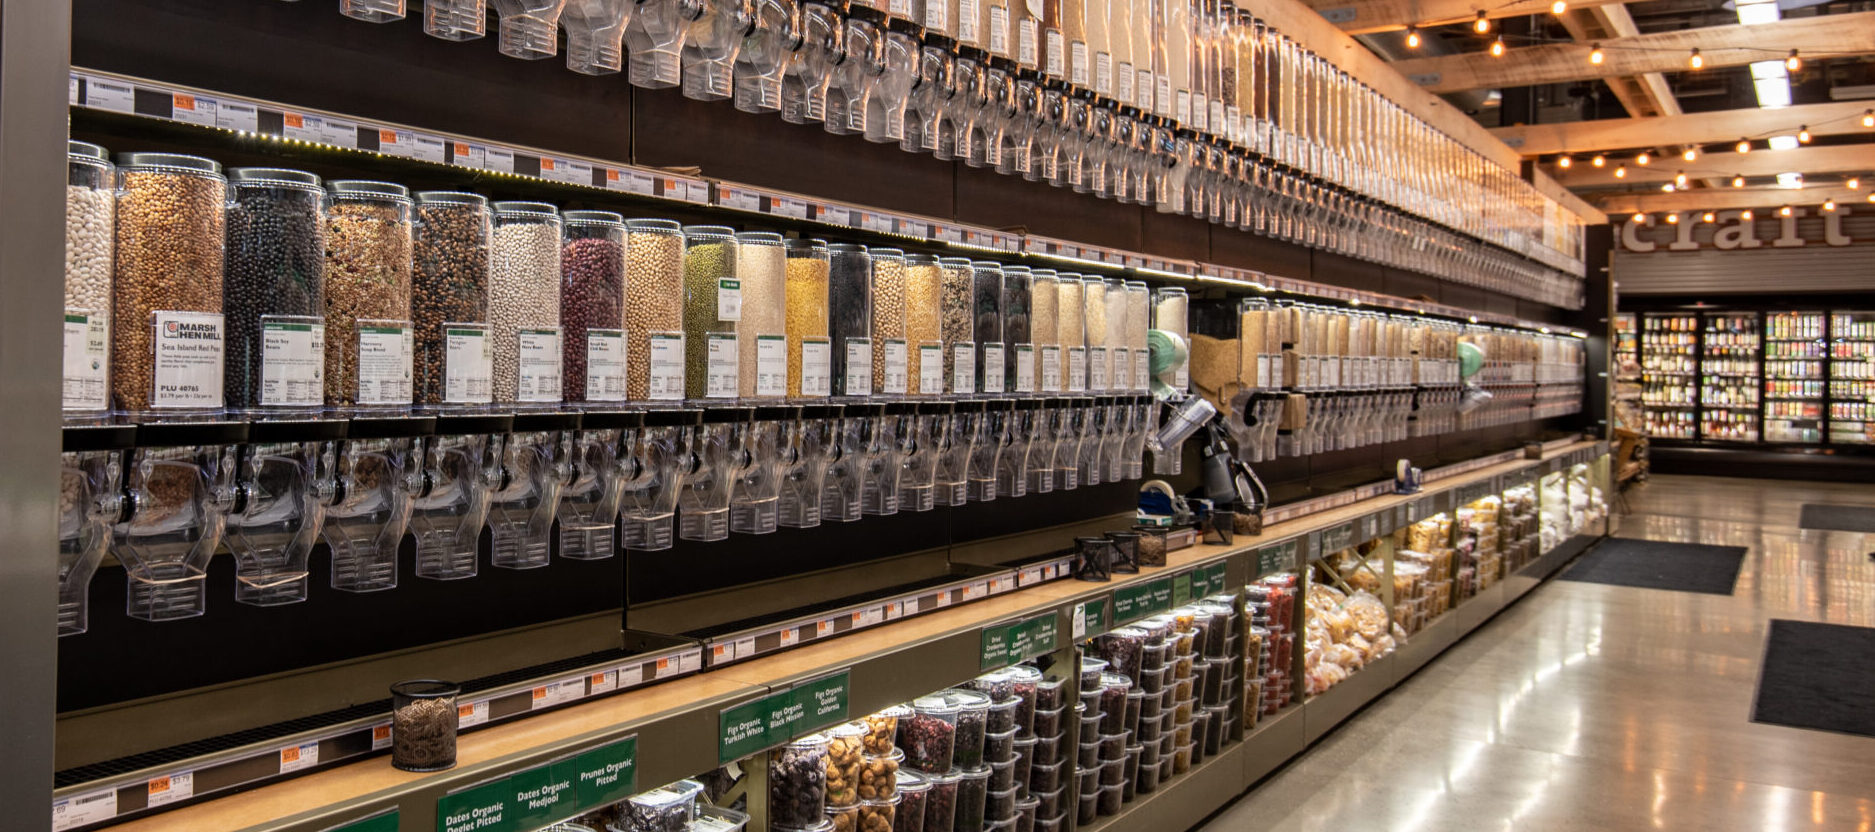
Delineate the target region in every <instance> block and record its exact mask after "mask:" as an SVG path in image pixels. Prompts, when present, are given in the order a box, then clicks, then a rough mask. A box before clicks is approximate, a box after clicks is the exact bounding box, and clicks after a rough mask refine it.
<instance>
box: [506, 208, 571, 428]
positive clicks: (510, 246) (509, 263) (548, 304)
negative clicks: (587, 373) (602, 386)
mask: <svg viewBox="0 0 1875 832" xmlns="http://www.w3.org/2000/svg"><path fill="white" fill-rule="evenodd" d="M494 208H495V234H494V242H493V244H492V245H491V247H490V252H491V257H490V263H491V266H490V271H489V282H488V324H489V336H490V338H492V339H493V341H494V358H495V364H494V367H495V371H494V379H493V383H494V391H495V392H494V396H495V401H497V402H504V403H507V402H520V403H530V402H531V403H542V404H557V403H559V402H560V401H561V398H562V396H563V393H562V387H563V379H564V364H563V361H564V356H563V351H562V349H561V347H560V343H559V339H560V336H561V332H560V242H561V241H560V236H561V221H560V214H559V211H558V209H556V208H554V207H553V206H552V205H548V204H546V203H544V202H497V203H495V205H494ZM581 383H582V384H583V383H584V379H581Z"/></svg>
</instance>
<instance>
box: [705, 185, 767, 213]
mask: <svg viewBox="0 0 1875 832" xmlns="http://www.w3.org/2000/svg"><path fill="white" fill-rule="evenodd" d="M716 199H717V204H719V205H722V206H723V207H724V208H734V209H736V210H738V211H760V210H762V195H761V194H758V193H756V192H754V191H751V190H748V189H747V188H730V187H726V186H720V185H719V186H717V188H716Z"/></svg>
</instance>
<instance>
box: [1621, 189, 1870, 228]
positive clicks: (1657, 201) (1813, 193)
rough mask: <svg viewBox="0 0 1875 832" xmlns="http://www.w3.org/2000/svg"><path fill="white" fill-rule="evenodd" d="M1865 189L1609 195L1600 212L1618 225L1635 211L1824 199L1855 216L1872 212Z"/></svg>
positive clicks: (1816, 202) (1768, 205) (1734, 207)
mask: <svg viewBox="0 0 1875 832" xmlns="http://www.w3.org/2000/svg"><path fill="white" fill-rule="evenodd" d="M1868 194H1869V189H1868V188H1866V187H1864V188H1862V189H1861V190H1858V191H1852V190H1849V189H1848V188H1843V187H1821V186H1819V187H1814V188H1712V189H1702V190H1692V191H1678V192H1675V193H1670V194H1659V193H1657V194H1621V195H1616V196H1609V197H1608V198H1606V199H1603V200H1602V201H1601V203H1600V204H1601V207H1602V210H1603V211H1606V212H1607V213H1608V218H1609V219H1610V220H1612V221H1615V222H1620V221H1621V220H1622V219H1623V218H1625V217H1627V216H1628V215H1630V214H1633V213H1634V212H1636V211H1640V212H1645V213H1660V212H1663V211H1679V212H1681V213H1688V212H1693V211H1731V210H1738V209H1741V208H1750V209H1752V210H1754V211H1755V210H1760V209H1763V210H1766V211H1775V210H1777V209H1778V208H1779V207H1780V206H1784V205H1791V206H1798V205H1803V206H1814V205H1821V204H1823V201H1824V200H1826V199H1833V200H1836V203H1837V204H1838V205H1840V206H1843V207H1847V208H1849V209H1850V210H1852V211H1856V212H1858V213H1866V212H1875V205H1871V204H1869V203H1868V202H1867V200H1868Z"/></svg>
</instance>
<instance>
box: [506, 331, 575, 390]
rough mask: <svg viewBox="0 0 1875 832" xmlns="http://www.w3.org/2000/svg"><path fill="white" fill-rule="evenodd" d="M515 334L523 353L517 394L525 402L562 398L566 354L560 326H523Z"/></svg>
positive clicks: (516, 383) (518, 347) (516, 380)
mask: <svg viewBox="0 0 1875 832" xmlns="http://www.w3.org/2000/svg"><path fill="white" fill-rule="evenodd" d="M515 338H516V341H517V342H518V343H517V349H518V353H519V357H518V367H517V370H516V373H515V386H516V389H515V398H516V399H518V400H520V401H524V402H558V401H560V399H561V397H562V394H561V386H562V382H561V378H560V372H561V367H562V366H563V365H564V364H565V354H564V353H563V352H562V350H561V349H560V329H559V327H543V328H539V329H522V330H518V331H516V333H515Z"/></svg>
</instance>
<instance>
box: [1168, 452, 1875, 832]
mask: <svg viewBox="0 0 1875 832" xmlns="http://www.w3.org/2000/svg"><path fill="white" fill-rule="evenodd" d="M1630 502H1631V509H1632V513H1631V514H1630V515H1628V516H1626V517H1622V518H1619V521H1618V522H1619V526H1618V527H1617V530H1616V535H1617V536H1621V537H1639V538H1647V539H1653V540H1667V541H1681V542H1691V543H1710V544H1720V545H1734V546H1747V547H1749V548H1750V551H1749V553H1748V554H1747V556H1746V559H1745V562H1744V566H1743V568H1742V569H1741V570H1740V575H1739V579H1738V584H1737V587H1736V591H1735V593H1734V594H1733V595H1732V596H1729V597H1727V596H1716V595H1700V594H1694V593H1684V592H1665V591H1660V590H1648V589H1633V588H1628V587H1619V586H1605V585H1601V584H1589V583H1574V582H1568V581H1557V580H1552V581H1549V582H1547V583H1545V584H1543V585H1542V586H1539V587H1538V588H1536V589H1535V590H1533V591H1532V592H1531V593H1530V594H1529V595H1527V596H1525V597H1524V599H1523V600H1522V601H1521V602H1519V603H1517V604H1515V605H1513V606H1511V607H1510V608H1509V609H1507V610H1505V611H1504V612H1503V613H1502V614H1501V615H1499V616H1498V617H1497V619H1496V620H1494V621H1492V622H1489V623H1487V624H1486V625H1485V626H1484V627H1482V628H1480V629H1479V630H1477V631H1476V632H1474V633H1473V634H1472V635H1471V637H1469V638H1467V639H1465V640H1464V641H1462V642H1460V643H1459V644H1457V645H1455V646H1454V647H1453V648H1452V649H1451V650H1449V651H1447V653H1446V654H1445V655H1443V656H1441V657H1440V658H1438V659H1437V660H1435V661H1434V662H1433V663H1431V664H1429V665H1427V666H1426V667H1425V668H1424V669H1423V670H1421V671H1420V672H1419V673H1418V674H1417V675H1415V676H1413V677H1412V678H1411V679H1408V680H1407V681H1406V682H1405V683H1404V684H1402V685H1401V686H1400V687H1398V688H1396V689H1395V690H1393V691H1392V692H1391V693H1389V694H1387V695H1386V696H1384V697H1382V698H1381V699H1380V700H1379V701H1377V702H1375V703H1374V704H1373V705H1371V706H1370V707H1368V708H1367V709H1366V710H1365V711H1363V712H1362V713H1360V714H1359V715H1357V716H1356V717H1355V718H1353V719H1351V720H1349V721H1348V722H1347V723H1344V724H1343V725H1342V727H1341V728H1340V729H1339V730H1337V731H1336V732H1334V733H1333V734H1331V735H1329V736H1328V737H1326V738H1324V739H1323V740H1322V741H1321V742H1320V743H1318V744H1317V745H1316V746H1315V747H1313V748H1311V749H1309V750H1308V751H1307V752H1305V753H1304V754H1303V756H1301V757H1299V758H1297V759H1296V760H1295V761H1294V762H1292V763H1291V764H1290V765H1288V766H1287V767H1285V768H1283V769H1281V770H1279V771H1278V772H1277V773H1275V774H1273V775H1271V776H1270V777H1269V778H1268V779H1266V780H1265V781H1264V782H1263V783H1261V784H1259V785H1258V786H1257V787H1256V788H1255V789H1253V790H1252V791H1251V792H1250V793H1249V794H1248V795H1246V796H1244V797H1242V798H1240V799H1239V800H1238V801H1237V802H1236V803H1234V804H1232V805H1230V806H1228V807H1226V808H1225V809H1224V810H1222V811H1221V812H1219V813H1218V814H1217V815H1215V816H1214V817H1213V818H1212V819H1211V820H1210V821H1209V822H1208V823H1207V824H1206V825H1205V826H1204V827H1202V828H1203V829H1204V830H1205V832H1240V830H1262V829H1271V830H1300V831H1302V832H1309V831H1311V830H1323V831H1324V832H1348V831H1349V830H1361V831H1362V832H1366V830H1429V831H1430V830H1438V831H1439V832H1454V831H1464V832H1469V830H1519V831H1520V832H1534V831H1536V830H1628V829H1665V830H1701V832H1711V831H1712V830H1754V832H1756V830H1765V831H1766V832H1781V831H1782V830H1854V832H1871V830H1875V738H1866V737H1856V736H1849V735H1842V734H1832V733H1825V732H1820V731H1807V730H1801V729H1796V728H1785V727H1781V726H1776V725H1761V724H1758V723H1754V722H1752V721H1751V710H1752V700H1753V696H1754V695H1755V691H1756V687H1757V677H1758V666H1759V662H1760V660H1761V657H1762V653H1763V648H1764V636H1765V630H1766V627H1767V624H1768V622H1769V620H1770V619H1772V618H1786V619H1799V620H1807V621H1828V622H1834V623H1839V624H1851V625H1857V626H1875V561H1872V560H1870V558H1869V553H1870V552H1872V551H1875V534H1871V535H1863V534H1850V533H1844V532H1818V531H1809V530H1803V529H1799V528H1798V527H1797V517H1798V513H1799V506H1801V505H1802V504H1803V503H1807V502H1815V503H1834V504H1844V505H1852V504H1853V505H1869V506H1875V485H1844V484H1830V483H1793V482H1782V481H1778V482H1773V481H1766V480H1746V479H1722V478H1712V477H1664V476H1663V477H1655V478H1654V479H1653V481H1652V482H1650V483H1648V484H1646V485H1644V486H1641V487H1640V488H1639V489H1638V490H1637V491H1635V492H1634V493H1633V494H1632V496H1631V499H1630ZM1869 699H1870V707H1875V691H1870V697H1869Z"/></svg>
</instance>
